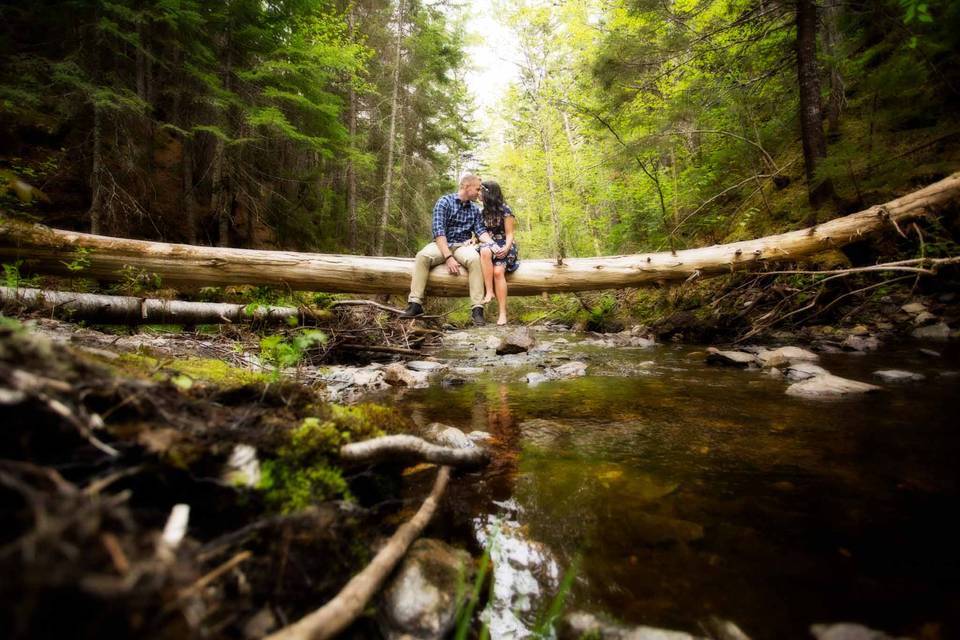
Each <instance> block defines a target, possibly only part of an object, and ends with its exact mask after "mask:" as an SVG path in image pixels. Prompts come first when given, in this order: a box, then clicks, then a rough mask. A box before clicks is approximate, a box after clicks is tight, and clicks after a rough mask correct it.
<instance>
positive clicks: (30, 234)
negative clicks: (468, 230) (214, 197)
mask: <svg viewBox="0 0 960 640" xmlns="http://www.w3.org/2000/svg"><path fill="white" fill-rule="evenodd" d="M958 197H960V173H956V174H953V175H951V176H950V177H948V178H944V179H943V180H941V181H939V182H936V183H934V184H932V185H930V186H928V187H925V188H923V189H920V190H919V191H915V192H913V193H910V194H907V195H905V196H903V197H902V198H898V199H896V200H893V201H891V202H888V203H886V204H884V205H881V206H876V207H871V208H870V209H867V210H865V211H861V212H859V213H854V214H851V215H849V216H845V217H843V218H837V219H836V220H831V221H829V222H826V223H824V224H821V225H818V226H816V227H811V228H809V229H801V230H799V231H791V232H789V233H783V234H780V235H776V236H767V237H765V238H759V239H757V240H746V241H743V242H735V243H732V244H725V245H715V246H712V247H703V248H700V249H687V250H684V251H678V252H676V253H675V254H672V253H670V252H664V253H650V254H637V255H630V256H607V257H599V258H571V259H568V260H564V262H563V264H561V265H557V264H556V263H555V262H554V261H553V260H524V261H523V263H522V265H521V267H520V269H518V270H517V271H516V272H515V273H513V274H511V275H510V277H509V282H510V293H511V294H513V295H531V294H537V293H540V292H542V291H551V292H557V291H585V290H590V289H610V288H618V287H636V286H645V285H651V284H656V283H661V282H669V281H678V280H685V279H687V278H689V277H691V276H696V275H704V276H705V275H711V274H718V273H725V272H728V271H730V270H731V269H746V268H750V267H757V266H760V265H763V264H764V263H768V262H776V261H785V260H795V259H797V258H802V257H805V256H809V255H813V254H815V253H818V252H820V251H824V250H826V249H834V248H837V247H839V246H842V245H844V244H847V243H849V242H853V241H855V240H859V239H861V238H862V237H863V236H864V235H865V234H868V233H871V232H874V231H877V230H879V229H882V228H884V227H885V226H886V225H890V224H896V223H898V222H901V221H904V220H907V219H910V218H915V217H917V216H920V215H922V214H924V213H925V212H927V211H928V210H929V209H931V208H933V207H936V206H939V205H943V204H945V203H947V202H950V201H952V200H956V199H957V198H958ZM78 248H85V249H87V250H88V251H86V252H84V254H83V255H82V256H74V255H73V254H72V252H73V251H75V250H76V249H78ZM81 257H82V259H79V258H81ZM71 258H74V259H73V264H71V266H72V267H74V268H76V267H77V264H78V263H82V264H83V265H86V266H84V268H83V270H81V271H79V272H77V271H70V270H69V269H68V268H67V265H66V263H68V262H71ZM0 259H5V260H17V259H22V260H23V261H24V265H23V266H24V268H25V269H27V270H31V271H35V272H42V273H59V274H66V275H71V276H78V275H79V276H82V277H90V278H102V279H105V280H118V279H121V278H122V275H123V274H124V273H126V274H129V273H130V272H131V269H132V270H133V271H134V272H137V273H148V274H156V275H157V276H159V277H160V278H161V280H162V282H163V283H164V284H172V285H194V286H196V285H235V284H263V285H281V286H285V287H289V288H291V289H295V290H315V291H328V292H354V293H404V292H406V291H407V290H408V288H409V286H410V271H411V269H412V266H413V260H412V259H411V258H374V257H367V256H345V255H323V254H316V253H294V252H290V251H255V250H250V249H227V248H214V247H195V246H190V245H182V244H165V243H162V242H144V241H141V240H127V239H122V238H108V237H105V236H94V235H89V234H84V233H75V232H71V231H57V230H53V229H49V228H47V227H42V226H40V225H28V224H23V223H17V222H14V221H12V220H3V221H0ZM466 291H467V279H466V277H464V276H462V275H461V276H451V275H449V274H448V273H447V272H446V269H445V268H444V267H443V266H439V267H436V268H435V269H434V270H433V271H432V272H431V273H430V280H429V293H430V294H433V295H454V296H461V295H466Z"/></svg>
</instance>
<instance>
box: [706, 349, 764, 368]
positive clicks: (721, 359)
mask: <svg viewBox="0 0 960 640" xmlns="http://www.w3.org/2000/svg"><path fill="white" fill-rule="evenodd" d="M707 364H715V365H720V366H724V367H740V368H742V369H749V368H751V367H756V366H757V356H755V355H753V354H752V353H747V352H746V351H721V350H720V349H717V348H716V347H709V348H707Z"/></svg>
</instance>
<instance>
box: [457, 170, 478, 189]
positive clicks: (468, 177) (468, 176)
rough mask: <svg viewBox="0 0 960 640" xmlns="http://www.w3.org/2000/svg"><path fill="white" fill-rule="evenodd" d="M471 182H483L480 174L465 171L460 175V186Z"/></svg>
mask: <svg viewBox="0 0 960 640" xmlns="http://www.w3.org/2000/svg"><path fill="white" fill-rule="evenodd" d="M471 182H482V180H481V179H480V176H478V175H477V174H475V173H465V174H463V175H462V176H460V186H461V187H462V186H464V185H467V184H470V183H471Z"/></svg>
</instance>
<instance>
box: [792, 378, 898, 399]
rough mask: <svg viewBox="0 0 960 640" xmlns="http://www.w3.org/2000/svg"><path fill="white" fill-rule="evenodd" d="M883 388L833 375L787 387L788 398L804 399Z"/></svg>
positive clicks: (830, 396)
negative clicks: (797, 397)
mask: <svg viewBox="0 0 960 640" xmlns="http://www.w3.org/2000/svg"><path fill="white" fill-rule="evenodd" d="M880 389H881V387H878V386H877V385H875V384H868V383H866V382H857V381H856V380H848V379H847V378H841V377H840V376H835V375H833V374H830V373H827V374H820V375H818V376H814V377H812V378H809V379H807V380H803V381H801V382H795V383H794V384H792V385H790V386H789V387H787V395H788V396H799V397H802V398H836V397H839V396H844V395H851V394H859V393H869V392H871V391H879V390H880Z"/></svg>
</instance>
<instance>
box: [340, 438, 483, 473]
mask: <svg viewBox="0 0 960 640" xmlns="http://www.w3.org/2000/svg"><path fill="white" fill-rule="evenodd" d="M340 459H341V460H346V461H349V462H380V461H383V460H396V459H402V460H411V459H412V460H416V461H418V462H432V463H434V464H444V465H450V466H453V467H476V466H480V465H483V464H486V463H487V462H488V461H489V456H488V454H487V452H486V451H484V450H483V449H482V448H480V447H473V448H471V449H456V448H453V447H441V446H440V445H436V444H432V443H430V442H427V441H426V440H424V439H422V438H418V437H416V436H410V435H393V436H382V437H380V438H373V439H372V440H364V441H363V442H353V443H351V444H345V445H343V446H342V447H340Z"/></svg>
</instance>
